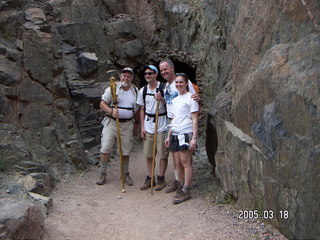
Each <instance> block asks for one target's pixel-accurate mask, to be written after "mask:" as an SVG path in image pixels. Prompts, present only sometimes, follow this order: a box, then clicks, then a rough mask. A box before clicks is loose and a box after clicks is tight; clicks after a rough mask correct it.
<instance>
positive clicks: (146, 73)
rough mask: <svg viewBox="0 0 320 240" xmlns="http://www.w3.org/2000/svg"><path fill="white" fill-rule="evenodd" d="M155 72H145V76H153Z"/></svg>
mask: <svg viewBox="0 0 320 240" xmlns="http://www.w3.org/2000/svg"><path fill="white" fill-rule="evenodd" d="M152 74H154V72H145V73H144V74H143V75H152Z"/></svg>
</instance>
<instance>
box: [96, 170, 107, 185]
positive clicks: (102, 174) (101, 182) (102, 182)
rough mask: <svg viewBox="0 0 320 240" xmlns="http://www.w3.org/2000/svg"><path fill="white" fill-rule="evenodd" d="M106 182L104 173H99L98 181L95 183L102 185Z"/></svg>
mask: <svg viewBox="0 0 320 240" xmlns="http://www.w3.org/2000/svg"><path fill="white" fill-rule="evenodd" d="M105 183H106V173H103V172H102V173H101V175H100V178H99V180H98V181H96V184H97V185H103V184H105Z"/></svg>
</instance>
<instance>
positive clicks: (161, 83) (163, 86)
mask: <svg viewBox="0 0 320 240" xmlns="http://www.w3.org/2000/svg"><path fill="white" fill-rule="evenodd" d="M166 85H167V83H165V82H160V85H159V87H158V88H157V90H156V92H158V91H160V93H161V95H162V97H163V96H164V91H163V89H164V88H165V86H166ZM147 90H148V84H147V85H144V87H143V92H142V96H143V102H144V106H145V105H146V96H147V95H149V96H154V94H152V93H147ZM164 107H165V109H166V104H164ZM145 114H146V115H147V116H148V117H151V118H153V122H155V121H156V114H150V113H147V112H145ZM166 115H167V111H165V112H164V113H159V115H158V116H166Z"/></svg>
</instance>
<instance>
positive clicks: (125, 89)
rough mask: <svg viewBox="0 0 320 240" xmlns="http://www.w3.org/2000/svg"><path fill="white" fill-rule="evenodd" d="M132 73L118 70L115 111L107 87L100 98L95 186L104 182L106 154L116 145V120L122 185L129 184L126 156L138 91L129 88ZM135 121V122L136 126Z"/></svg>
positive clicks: (130, 180) (129, 149) (130, 138)
mask: <svg viewBox="0 0 320 240" xmlns="http://www.w3.org/2000/svg"><path fill="white" fill-rule="evenodd" d="M133 76H134V73H133V70H132V69H131V68H129V67H126V68H124V69H122V71H121V74H120V83H118V84H117V87H116V94H117V96H118V107H117V108H118V109H117V110H115V108H114V105H113V102H112V95H111V89H110V87H108V88H107V89H106V90H105V92H104V94H103V95H102V98H101V102H100V108H101V109H102V110H103V111H104V112H105V113H106V116H105V117H104V119H103V121H102V124H103V130H102V137H101V149H100V152H101V160H100V166H101V174H100V178H99V180H98V181H97V182H96V184H98V185H103V184H105V183H106V172H107V162H109V161H110V154H111V153H112V152H113V145H114V143H115V142H117V127H116V118H119V122H120V133H121V142H122V159H123V172H124V176H125V179H124V180H125V183H126V184H127V185H129V186H132V185H133V182H132V179H131V177H130V176H129V155H130V152H131V149H132V146H133V127H134V126H133V125H134V117H135V113H136V111H137V105H136V99H137V92H138V89H137V88H136V87H135V86H134V85H132V84H131V83H132V80H133ZM137 123H138V122H135V124H137Z"/></svg>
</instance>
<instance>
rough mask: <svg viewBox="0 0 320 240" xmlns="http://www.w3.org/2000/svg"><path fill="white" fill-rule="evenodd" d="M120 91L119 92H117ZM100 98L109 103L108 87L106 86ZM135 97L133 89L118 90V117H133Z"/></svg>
mask: <svg viewBox="0 0 320 240" xmlns="http://www.w3.org/2000/svg"><path fill="white" fill-rule="evenodd" d="M119 93H120V94H119ZM101 99H102V100H103V101H105V102H106V103H107V104H110V103H111V91H110V87H108V88H107V89H106V90H105V92H104V94H103V95H102V97H101ZM135 101H136V98H135V95H134V92H133V90H131V89H130V90H128V91H125V90H123V89H122V91H120V92H118V111H119V119H130V118H133V117H134V109H135V105H136V103H135Z"/></svg>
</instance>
